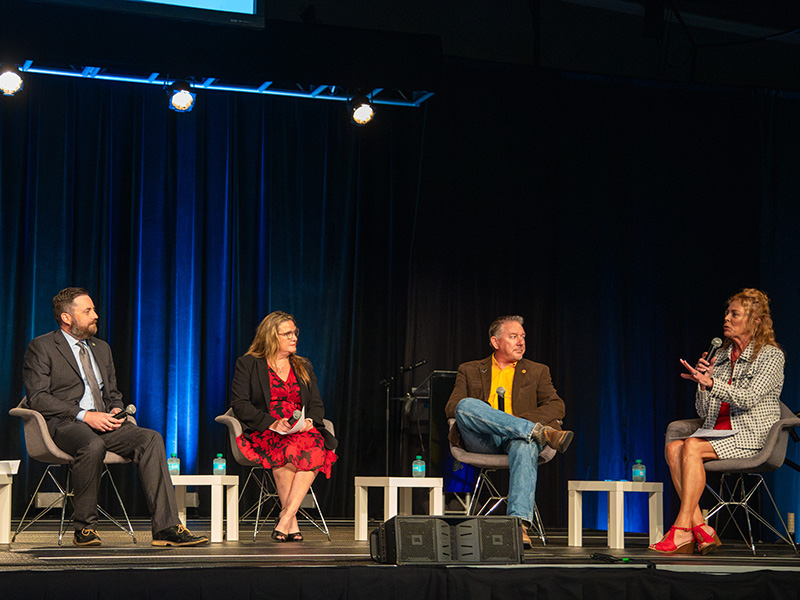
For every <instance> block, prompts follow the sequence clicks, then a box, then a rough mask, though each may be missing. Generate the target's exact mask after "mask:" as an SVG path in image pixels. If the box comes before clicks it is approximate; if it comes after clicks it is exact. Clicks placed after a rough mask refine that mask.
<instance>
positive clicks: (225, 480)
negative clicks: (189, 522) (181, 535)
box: [171, 475, 239, 543]
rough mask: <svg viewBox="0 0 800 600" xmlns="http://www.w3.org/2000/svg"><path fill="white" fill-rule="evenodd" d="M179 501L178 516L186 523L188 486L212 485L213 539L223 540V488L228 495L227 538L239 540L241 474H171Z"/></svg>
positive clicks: (230, 540) (213, 540) (215, 540)
mask: <svg viewBox="0 0 800 600" xmlns="http://www.w3.org/2000/svg"><path fill="white" fill-rule="evenodd" d="M171 478H172V485H174V486H175V499H176V500H177V501H178V518H179V519H180V520H181V523H183V524H184V525H186V486H191V485H194V486H197V485H210V486H211V541H212V542H214V543H217V542H221V541H222V490H223V488H224V490H225V495H226V496H227V498H226V501H227V508H228V514H227V523H226V525H227V527H226V533H227V540H228V541H229V542H235V541H238V540H239V476H238V475H171Z"/></svg>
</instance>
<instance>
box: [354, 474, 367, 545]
mask: <svg viewBox="0 0 800 600" xmlns="http://www.w3.org/2000/svg"><path fill="white" fill-rule="evenodd" d="M355 512H356V514H355V536H354V537H355V539H356V540H359V541H364V540H366V539H367V488H366V486H362V485H357V486H356V511H355Z"/></svg>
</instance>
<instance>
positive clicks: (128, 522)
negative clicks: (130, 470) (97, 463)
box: [97, 465, 136, 544]
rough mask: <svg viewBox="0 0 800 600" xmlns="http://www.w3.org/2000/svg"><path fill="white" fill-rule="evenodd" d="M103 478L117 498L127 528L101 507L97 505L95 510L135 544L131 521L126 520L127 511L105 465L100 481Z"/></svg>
mask: <svg viewBox="0 0 800 600" xmlns="http://www.w3.org/2000/svg"><path fill="white" fill-rule="evenodd" d="M105 476H108V481H109V483H110V484H111V488H112V489H113V490H114V495H116V497H117V502H119V506H120V508H121V509H122V515H123V516H124V517H125V523H126V525H127V526H126V525H123V524H122V523H120V522H119V521H117V519H115V518H114V517H112V516H111V515H110V514H108V512H107V511H105V510H104V509H103V507H102V506H100V505H99V504H98V505H97V510H98V511H100V513H101V514H102V515H103V516H105V518H106V519H108V520H109V521H111V522H112V523H114V525H116V526H117V527H119V528H120V529H121V530H122V531H124V532H125V533H127V534H128V535H129V536H131V538H132V539H133V543H134V544H135V543H136V535H134V533H133V525H131V520H130V519H129V518H128V511H127V510H126V509H125V503H124V502H123V501H122V496H120V495H119V490H118V489H117V484H116V483H115V482H114V478H113V477H112V476H111V471H109V470H108V465H105V469H104V470H103V475H102V476H101V477H100V478H101V479H102V478H103V477H105Z"/></svg>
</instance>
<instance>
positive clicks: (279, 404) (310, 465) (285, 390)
mask: <svg viewBox="0 0 800 600" xmlns="http://www.w3.org/2000/svg"><path fill="white" fill-rule="evenodd" d="M269 378H270V403H269V414H270V415H271V416H272V417H275V418H276V419H283V418H287V419H288V418H289V417H291V416H292V413H294V411H296V410H301V399H300V385H299V384H298V383H297V379H296V378H295V375H294V371H293V370H291V369H290V370H289V376H288V377H287V378H286V381H284V380H283V379H281V378H280V377H278V375H277V373H275V371H273V370H272V368H270V370H269ZM236 442H237V443H238V444H239V448H240V449H241V450H242V454H244V455H245V456H246V457H247V458H248V459H249V460H252V461H258V462H260V463H261V465H262V466H263V467H264V468H265V469H272V468H275V467H283V466H284V465H286V464H289V463H291V464H293V465H294V466H295V467H296V468H297V470H298V471H321V472H322V473H325V476H326V477H327V478H328V479H330V477H331V466H333V463H335V462H336V458H337V456H336V453H335V452H333V451H331V450H328V449H326V448H325V441H324V440H323V438H322V435H320V433H319V432H318V431H317V430H316V428H312V429H309V430H308V431H305V432H302V433H290V434H288V435H281V434H280V433H276V432H274V431H272V430H271V429H267V430H266V431H261V432H259V431H254V432H252V433H243V434H242V435H240V436H239V437H238V438H236Z"/></svg>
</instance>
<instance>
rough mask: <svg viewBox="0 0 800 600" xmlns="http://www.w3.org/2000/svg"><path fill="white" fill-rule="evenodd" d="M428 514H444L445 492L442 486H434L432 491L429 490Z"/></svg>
mask: <svg viewBox="0 0 800 600" xmlns="http://www.w3.org/2000/svg"><path fill="white" fill-rule="evenodd" d="M428 514H429V515H443V514H444V493H442V488H440V487H432V488H431V491H430V492H428Z"/></svg>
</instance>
